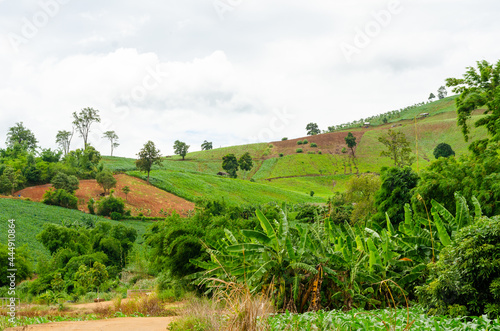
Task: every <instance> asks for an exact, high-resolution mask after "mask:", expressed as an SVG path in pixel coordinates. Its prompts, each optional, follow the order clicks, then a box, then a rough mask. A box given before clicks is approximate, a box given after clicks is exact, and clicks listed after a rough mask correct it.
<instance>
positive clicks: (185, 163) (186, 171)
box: [104, 96, 486, 204]
mask: <svg viewBox="0 0 500 331" xmlns="http://www.w3.org/2000/svg"><path fill="white" fill-rule="evenodd" d="M455 98H456V97H455V96H452V97H448V98H444V99H442V100H438V101H435V102H432V103H428V104H424V105H422V106H419V107H413V108H412V107H410V108H408V109H405V110H404V111H402V112H400V113H399V114H398V119H397V122H389V123H386V124H383V123H377V122H375V123H372V124H375V125H372V126H370V127H369V128H364V127H358V128H352V129H348V130H343V131H336V132H332V133H326V134H321V135H317V136H307V137H300V138H295V139H290V140H288V141H278V142H271V143H259V144H249V145H240V146H232V147H225V148H216V149H212V150H208V151H200V152H193V153H189V154H187V156H186V160H181V158H180V157H178V156H169V157H166V158H165V160H164V161H163V163H162V166H161V167H154V171H153V172H152V173H151V183H152V184H153V185H155V186H157V187H159V188H161V189H163V190H166V191H168V192H171V193H173V194H176V195H178V196H180V197H183V198H185V199H187V200H190V201H196V200H197V199H199V198H201V197H206V198H210V197H222V198H224V199H225V200H226V202H228V203H230V204H239V203H265V202H269V201H276V200H286V201H289V202H325V201H326V199H327V198H328V197H329V196H331V195H332V194H333V193H334V192H336V191H343V190H345V185H346V182H347V181H348V180H349V178H350V175H352V174H355V173H357V172H359V173H367V172H370V173H378V172H380V169H381V168H382V167H387V166H391V165H392V163H391V162H392V160H390V159H389V158H387V157H381V156H380V153H381V152H382V151H383V149H384V147H383V145H382V144H381V143H380V142H379V141H378V138H379V137H380V136H382V135H384V134H386V132H387V130H388V129H393V130H396V131H401V132H403V133H404V134H405V135H406V137H407V139H408V141H409V142H410V145H411V146H412V149H413V152H414V155H415V156H418V158H417V160H418V162H415V163H414V164H413V168H414V170H416V171H417V170H422V169H425V167H427V166H428V165H429V164H430V162H431V161H432V160H433V159H434V156H433V154H432V152H433V150H434V148H435V147H436V146H437V145H438V144H439V143H442V142H444V143H448V144H450V145H451V147H452V148H453V150H454V151H455V153H456V155H457V156H460V155H462V154H465V153H468V150H467V146H468V145H469V144H470V142H468V143H466V142H465V141H464V138H463V136H462V133H461V132H460V130H459V128H458V127H457V124H456V112H455ZM422 113H428V114H429V116H427V117H421V116H419V115H420V114H422ZM481 113H482V111H477V112H476V114H474V115H473V116H472V119H471V121H475V120H477V119H478V118H480V117H481V116H483V115H482V114H481ZM320 126H321V123H320ZM348 132H353V133H355V135H356V136H357V137H358V138H357V140H356V142H357V146H356V154H355V155H356V157H355V159H354V160H352V159H351V158H350V157H349V155H348V154H349V153H347V154H343V153H341V150H342V148H344V147H346V145H345V141H344V137H345V136H346V135H347V133H348ZM485 135H486V132H485V130H484V128H480V129H477V128H472V132H471V135H470V137H471V141H474V140H475V139H482V138H484V137H485ZM304 139H307V140H308V141H309V143H308V144H306V145H300V146H299V145H297V141H299V140H301V141H302V140H304ZM312 142H315V143H317V145H318V146H317V147H315V148H313V147H311V143H312ZM417 146H418V152H417ZM299 147H300V148H302V149H303V150H304V153H297V152H296V149H297V148H299ZM320 151H322V153H320ZM245 152H249V153H250V154H251V155H252V158H253V160H254V167H253V169H252V170H251V171H249V172H243V171H239V172H238V179H236V180H233V179H228V178H222V177H219V176H215V174H216V173H217V172H219V171H223V170H222V157H223V156H224V155H226V154H228V153H233V154H235V155H236V156H237V157H239V156H241V155H242V154H243V153H245ZM104 163H105V166H106V167H107V168H109V169H111V170H114V171H125V172H127V173H128V174H131V175H133V176H136V177H139V178H145V174H144V173H140V172H138V171H136V167H135V163H134V160H133V159H125V158H118V157H105V158H104ZM250 179H252V181H253V182H250V181H249V180H250ZM311 191H313V192H314V197H313V198H311V197H310V196H309V193H310V192H311Z"/></svg>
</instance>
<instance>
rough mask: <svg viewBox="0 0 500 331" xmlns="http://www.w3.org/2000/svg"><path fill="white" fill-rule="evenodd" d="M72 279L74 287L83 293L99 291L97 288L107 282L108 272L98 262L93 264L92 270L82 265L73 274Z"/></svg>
mask: <svg viewBox="0 0 500 331" xmlns="http://www.w3.org/2000/svg"><path fill="white" fill-rule="evenodd" d="M74 279H75V287H77V288H80V289H81V290H82V291H83V293H86V292H88V291H89V290H94V289H95V290H99V287H100V286H101V285H102V284H104V283H105V282H106V281H107V280H108V271H107V270H106V266H104V265H103V264H102V263H99V262H94V265H93V266H92V268H88V267H87V266H86V265H83V264H82V265H80V267H79V268H78V271H77V272H76V273H75V275H74ZM83 293H82V294H83Z"/></svg>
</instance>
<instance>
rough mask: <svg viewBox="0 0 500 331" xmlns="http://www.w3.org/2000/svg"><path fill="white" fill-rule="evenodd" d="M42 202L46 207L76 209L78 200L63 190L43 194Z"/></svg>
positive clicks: (48, 191)
mask: <svg viewBox="0 0 500 331" xmlns="http://www.w3.org/2000/svg"><path fill="white" fill-rule="evenodd" d="M42 202H43V203H44V204H46V205H51V206H60V207H64V208H69V209H78V198H77V197H75V196H74V195H73V194H71V193H69V192H67V191H66V190H64V189H58V190H55V191H54V190H53V189H50V190H47V191H46V192H45V193H44V194H43V200H42Z"/></svg>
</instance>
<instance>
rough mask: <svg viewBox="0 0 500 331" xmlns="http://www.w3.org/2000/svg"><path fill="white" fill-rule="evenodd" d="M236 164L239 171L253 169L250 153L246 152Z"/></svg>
mask: <svg viewBox="0 0 500 331" xmlns="http://www.w3.org/2000/svg"><path fill="white" fill-rule="evenodd" d="M238 164H239V166H240V169H241V170H243V171H250V170H251V169H252V167H253V161H252V157H251V156H250V153H249V152H246V153H245V154H243V155H242V156H241V157H240V159H239V160H238Z"/></svg>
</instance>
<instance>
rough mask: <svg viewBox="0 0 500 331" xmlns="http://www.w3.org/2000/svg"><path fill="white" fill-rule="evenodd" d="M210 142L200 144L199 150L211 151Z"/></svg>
mask: <svg viewBox="0 0 500 331" xmlns="http://www.w3.org/2000/svg"><path fill="white" fill-rule="evenodd" d="M212 148H213V147H212V142H211V141H206V140H205V141H204V142H203V144H201V150H202V151H208V150H210V149H212Z"/></svg>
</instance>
